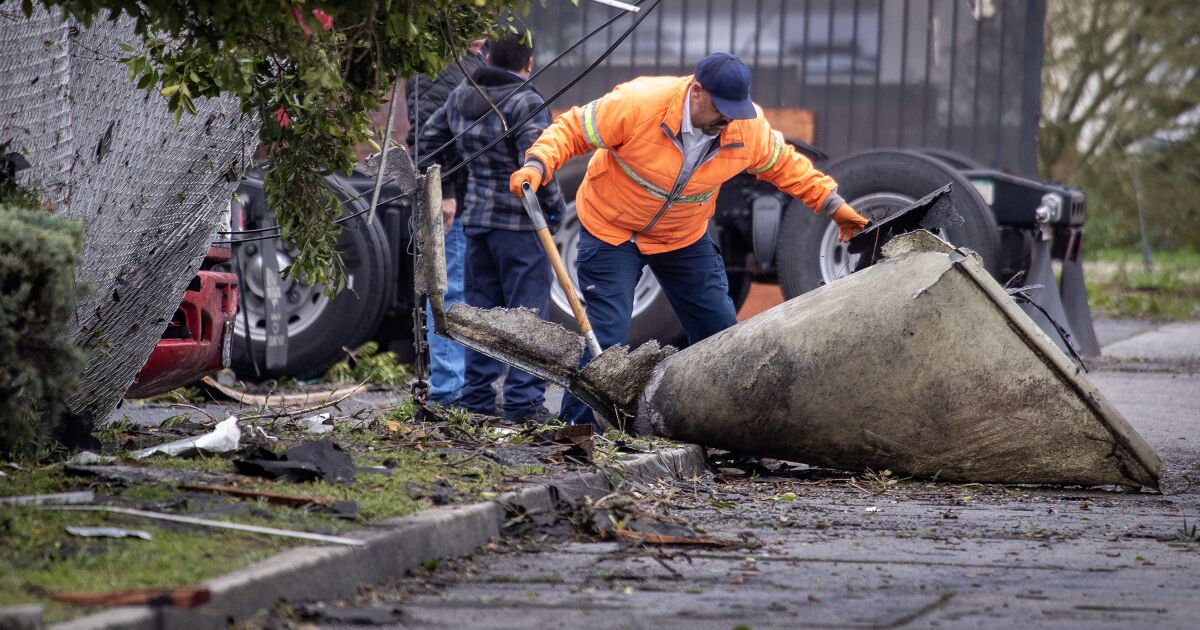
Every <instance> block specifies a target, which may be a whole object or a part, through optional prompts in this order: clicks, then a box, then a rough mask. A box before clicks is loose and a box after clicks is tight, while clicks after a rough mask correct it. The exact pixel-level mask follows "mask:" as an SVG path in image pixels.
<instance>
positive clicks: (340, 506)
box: [317, 501, 358, 521]
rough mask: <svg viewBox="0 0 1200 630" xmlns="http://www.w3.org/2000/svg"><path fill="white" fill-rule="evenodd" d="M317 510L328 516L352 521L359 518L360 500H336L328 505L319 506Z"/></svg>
mask: <svg viewBox="0 0 1200 630" xmlns="http://www.w3.org/2000/svg"><path fill="white" fill-rule="evenodd" d="M317 511H318V512H320V513H321V514H325V515H327V516H332V517H334V518H344V519H346V520H351V521H352V520H354V519H356V518H358V501H335V502H333V503H330V504H327V505H319V506H317Z"/></svg>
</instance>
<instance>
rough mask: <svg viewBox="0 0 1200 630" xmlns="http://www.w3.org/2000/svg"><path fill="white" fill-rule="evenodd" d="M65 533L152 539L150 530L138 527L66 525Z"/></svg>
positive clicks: (92, 536)
mask: <svg viewBox="0 0 1200 630" xmlns="http://www.w3.org/2000/svg"><path fill="white" fill-rule="evenodd" d="M67 533H68V534H71V535H72V536H83V537H84V538H141V539H142V540H154V537H153V536H151V535H150V532H146V531H142V530H140V529H122V528H120V527H74V526H67Z"/></svg>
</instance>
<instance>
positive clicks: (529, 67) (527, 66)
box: [525, 55, 533, 72]
mask: <svg viewBox="0 0 1200 630" xmlns="http://www.w3.org/2000/svg"><path fill="white" fill-rule="evenodd" d="M525 72H533V55H530V56H529V62H528V63H526V64H525Z"/></svg>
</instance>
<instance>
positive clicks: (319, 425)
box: [297, 413, 333, 433]
mask: <svg viewBox="0 0 1200 630" xmlns="http://www.w3.org/2000/svg"><path fill="white" fill-rule="evenodd" d="M328 419H329V414H327V413H319V414H317V415H315V416H309V417H307V418H302V419H301V420H300V421H299V422H297V424H299V425H300V426H302V427H304V432H305V433H329V432H330V431H332V430H333V425H329V424H325V421H326V420H328Z"/></svg>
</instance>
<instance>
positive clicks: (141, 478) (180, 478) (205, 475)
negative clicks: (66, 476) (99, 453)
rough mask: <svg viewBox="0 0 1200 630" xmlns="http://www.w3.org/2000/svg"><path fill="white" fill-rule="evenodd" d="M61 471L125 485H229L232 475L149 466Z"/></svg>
mask: <svg viewBox="0 0 1200 630" xmlns="http://www.w3.org/2000/svg"><path fill="white" fill-rule="evenodd" d="M63 470H65V471H66V472H68V473H70V474H73V475H93V476H96V477H100V478H102V479H107V480H109V481H117V482H120V483H123V484H126V485H137V484H143V483H215V484H221V483H229V482H230V481H232V479H233V475H222V474H218V473H210V472H205V471H203V470H193V469H188V468H152V467H149V466H84V465H80V464H65V465H63Z"/></svg>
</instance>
